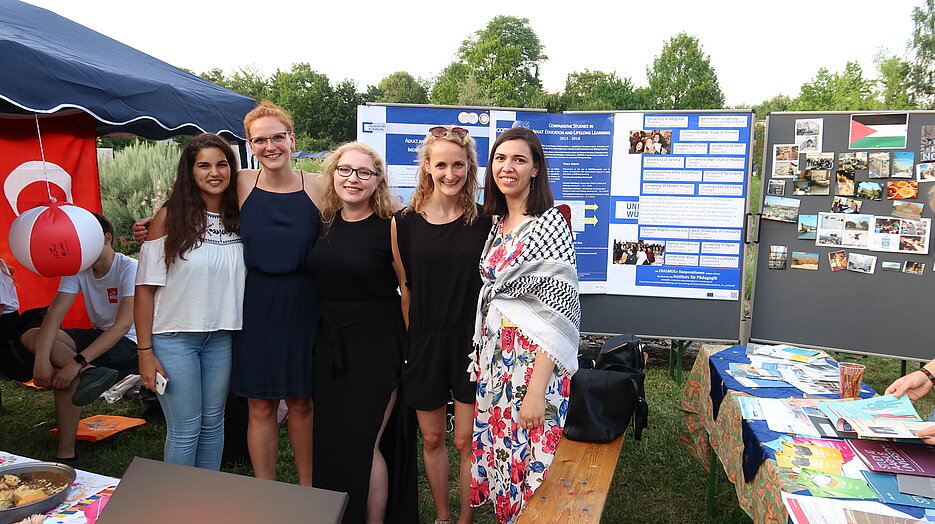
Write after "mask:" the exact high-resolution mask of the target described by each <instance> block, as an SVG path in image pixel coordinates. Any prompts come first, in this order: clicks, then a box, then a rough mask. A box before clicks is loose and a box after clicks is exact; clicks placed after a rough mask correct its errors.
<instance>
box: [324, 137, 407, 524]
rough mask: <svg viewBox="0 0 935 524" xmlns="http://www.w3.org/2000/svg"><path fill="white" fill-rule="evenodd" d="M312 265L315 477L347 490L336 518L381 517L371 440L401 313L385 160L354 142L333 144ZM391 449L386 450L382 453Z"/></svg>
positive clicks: (396, 364) (389, 390) (383, 477)
mask: <svg viewBox="0 0 935 524" xmlns="http://www.w3.org/2000/svg"><path fill="white" fill-rule="evenodd" d="M332 159H333V160H332V161H331V162H330V163H329V165H328V167H327V169H326V171H325V174H324V182H323V195H324V196H323V199H324V201H325V203H324V204H323V206H322V213H321V215H322V222H323V224H324V225H323V228H322V229H323V234H322V236H321V238H320V239H319V240H318V243H317V244H316V246H315V249H314V250H313V251H312V255H311V259H310V266H311V269H312V272H313V274H314V275H315V280H316V283H317V285H318V291H319V296H320V297H321V322H320V325H319V331H318V340H317V344H316V351H315V366H314V368H315V392H314V397H315V411H314V425H313V431H314V438H313V442H314V448H313V455H314V459H313V464H314V469H313V484H314V486H316V487H319V488H325V489H331V490H335V491H345V492H347V493H348V495H349V496H350V500H349V502H348V506H347V509H346V510H345V513H344V518H343V520H342V522H344V523H345V524H352V523H358V522H382V521H383V519H384V512H385V508H386V504H387V498H388V487H387V486H388V484H389V476H390V475H391V472H388V471H387V467H386V460H385V459H384V457H383V454H382V453H381V452H380V450H379V448H378V443H379V441H380V438H381V436H382V434H383V431H384V428H385V427H386V423H387V420H388V418H389V415H390V412H391V411H392V409H393V405H394V402H395V397H396V387H397V385H398V384H399V369H400V363H401V358H402V337H403V318H402V312H401V310H400V297H399V293H398V291H397V286H398V284H399V278H398V274H397V273H396V271H395V269H394V264H393V254H392V249H391V246H390V217H391V215H392V212H393V205H392V201H391V200H390V198H389V194H388V190H387V184H386V177H385V168H384V167H383V166H384V164H383V162H382V161H381V160H380V158H379V156H378V154H377V153H376V151H373V150H372V149H371V148H370V147H369V146H366V145H364V144H359V143H350V144H345V145H344V146H342V147H341V148H339V149H338V150H337V151H336V152H335V153H334V154H332ZM387 458H389V457H387Z"/></svg>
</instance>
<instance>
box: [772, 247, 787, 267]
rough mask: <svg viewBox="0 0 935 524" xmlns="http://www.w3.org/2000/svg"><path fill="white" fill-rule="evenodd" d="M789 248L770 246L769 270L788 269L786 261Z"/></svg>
mask: <svg viewBox="0 0 935 524" xmlns="http://www.w3.org/2000/svg"><path fill="white" fill-rule="evenodd" d="M788 256H789V248H788V247H786V246H769V268H770V269H786V259H787V258H788Z"/></svg>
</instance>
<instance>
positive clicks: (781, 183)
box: [766, 178, 786, 196]
mask: <svg viewBox="0 0 935 524" xmlns="http://www.w3.org/2000/svg"><path fill="white" fill-rule="evenodd" d="M785 191H786V181H785V180H776V179H773V178H771V179H769V184H767V186H766V194H767V195H773V196H782V195H783V194H784V193H785Z"/></svg>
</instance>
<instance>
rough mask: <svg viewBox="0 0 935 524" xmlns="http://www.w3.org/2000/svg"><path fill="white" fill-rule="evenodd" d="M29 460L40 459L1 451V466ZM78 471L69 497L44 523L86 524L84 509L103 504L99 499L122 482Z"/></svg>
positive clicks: (50, 512)
mask: <svg viewBox="0 0 935 524" xmlns="http://www.w3.org/2000/svg"><path fill="white" fill-rule="evenodd" d="M27 462H38V461H37V460H35V459H31V458H26V457H21V456H19V455H14V454H12V453H5V452H3V451H0V466H10V465H12V464H22V463H27ZM76 471H77V473H78V476H77V478H75V482H74V484H72V485H71V492H70V493H69V494H68V498H66V499H65V501H64V502H62V503H61V504H59V505H58V507H56V508H54V509H52V510H51V511H49V512H47V513H46V514H45V515H46V519H45V521H43V522H44V524H86V523H87V522H88V519H87V518H86V517H85V513H84V509H85V508H86V507H92V506H94V507H98V506H97V505H99V504H101V503H100V502H98V501H99V500H102V499H107V498H109V497H110V496H111V495H112V494H113V493H114V488H116V487H117V484H118V483H119V482H120V479H116V478H113V477H105V476H104V475H97V474H94V473H89V472H87V471H82V470H80V469H79V470H76Z"/></svg>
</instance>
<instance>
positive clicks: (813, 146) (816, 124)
mask: <svg viewBox="0 0 935 524" xmlns="http://www.w3.org/2000/svg"><path fill="white" fill-rule="evenodd" d="M823 121H824V119H822V118H803V119H799V120H796V121H795V145H797V146H799V152H800V153H813V152H818V151H821V128H822V122H823Z"/></svg>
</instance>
